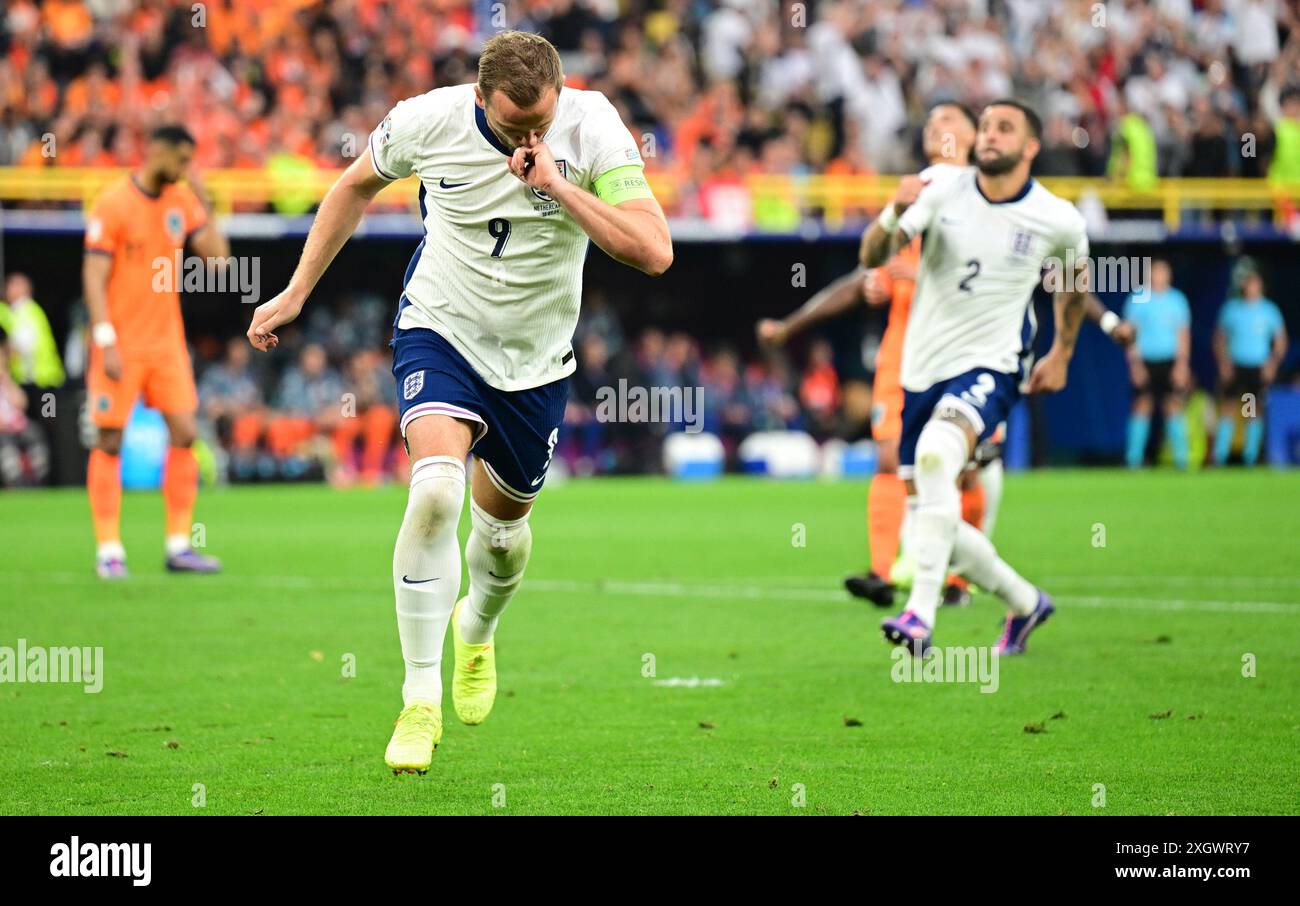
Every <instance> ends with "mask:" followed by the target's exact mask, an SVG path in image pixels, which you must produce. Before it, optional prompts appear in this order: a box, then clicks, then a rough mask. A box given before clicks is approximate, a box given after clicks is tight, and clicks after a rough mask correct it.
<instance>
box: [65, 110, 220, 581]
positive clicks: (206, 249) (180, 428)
mask: <svg viewBox="0 0 1300 906" xmlns="http://www.w3.org/2000/svg"><path fill="white" fill-rule="evenodd" d="M194 147H195V142H194V137H193V136H191V135H190V133H189V132H187V131H186V130H185V129H184V128H183V127H180V126H163V127H160V128H158V129H156V130H155V131H154V132H153V133H152V134H151V136H150V139H149V145H148V148H147V151H146V154H145V160H144V163H143V165H142V166H141V167H140V168H139V169H137V170H135V171H134V172H132V173H131V174H130V175H128V176H125V177H123V178H122V179H120V180H118V181H117V182H115V183H113V184H112V185H110V186H109V187H108V188H107V189H105V190H104V192H103V194H101V195H100V196H99V198H98V199H97V200H96V201H95V204H94V207H93V209H92V210H91V212H90V214H89V216H88V218H87V223H86V252H85V257H84V261H83V265H82V283H83V286H84V291H85V295H86V306H87V308H88V309H89V310H90V322H91V340H92V344H91V352H90V369H89V371H88V373H87V380H86V383H87V391H88V399H89V402H90V409H91V414H92V416H93V418H94V422H95V427H96V428H97V429H98V434H99V436H98V442H97V444H96V446H95V449H94V450H92V451H91V454H90V467H89V469H88V471H87V475H86V486H87V490H88V492H89V496H90V510H91V516H92V517H93V520H94V525H95V540H96V542H97V545H98V548H97V552H96V571H97V572H98V573H99V575H100V576H101V577H103V578H106V579H116V578H123V577H125V576H126V574H127V573H126V551H125V549H124V548H123V547H122V540H121V534H120V530H119V523H120V511H121V502H122V480H121V476H120V472H119V470H120V465H121V463H120V460H119V456H118V454H119V451H120V450H121V446H122V430H123V429H124V428H125V427H126V422H127V419H128V418H129V417H130V415H131V409H132V407H134V405H135V402H136V400H137V399H138V398H139V397H140V396H141V395H143V396H144V399H145V402H146V403H147V404H148V405H150V406H152V407H154V408H156V409H158V410H160V411H161V412H162V414H163V418H164V419H165V420H166V422H167V431H168V434H169V435H170V446H169V447H168V449H167V459H166V464H165V466H164V469H163V499H164V501H165V502H166V510H167V530H166V541H165V550H166V566H167V569H169V570H171V571H174V572H216V571H217V570H218V569H219V568H220V564H219V563H218V562H217V561H216V560H215V559H214V558H212V557H209V556H207V555H204V554H200V553H199V552H197V551H195V550H194V549H193V548H192V547H191V545H190V531H191V516H192V514H193V510H194V499H195V496H196V495H197V493H198V471H199V470H198V464H197V462H196V461H195V458H194V451H193V450H192V449H191V445H192V444H193V443H194V436H195V430H196V424H195V413H196V411H197V409H198V396H197V394H196V393H195V390H194V374H193V371H192V369H191V366H190V359H189V352H188V351H187V349H186V346H185V325H184V323H183V322H182V320H181V302H180V294H179V292H178V288H179V284H180V280H181V276H182V275H181V273H180V272H179V269H178V268H176V267H175V262H176V261H177V252H178V250H180V249H182V248H184V247H185V246H186V245H187V244H188V245H189V247H190V248H191V250H192V251H193V252H194V253H195V254H196V255H198V256H200V257H202V258H204V259H207V261H208V262H209V263H210V264H211V263H214V259H219V260H220V266H225V263H226V259H228V258H229V256H230V246H229V244H228V243H227V242H226V239H225V237H224V236H222V235H221V233H220V231H219V230H218V229H217V227H216V224H215V223H214V222H213V221H212V218H211V216H210V212H209V210H208V207H207V204H206V202H205V201H201V200H200V193H201V192H202V190H201V188H200V189H199V192H198V193H196V191H195V188H192V187H197V186H198V184H197V179H196V177H195V176H194V175H193V174H192V173H191V174H190V175H189V185H187V184H185V183H182V182H181V179H182V177H184V176H185V175H186V171H187V169H188V168H189V166H190V162H191V161H192V160H193V158H194Z"/></svg>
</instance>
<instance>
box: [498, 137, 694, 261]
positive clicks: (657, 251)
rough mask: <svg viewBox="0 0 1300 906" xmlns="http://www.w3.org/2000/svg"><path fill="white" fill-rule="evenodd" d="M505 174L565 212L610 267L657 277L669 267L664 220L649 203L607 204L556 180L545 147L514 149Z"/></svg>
mask: <svg viewBox="0 0 1300 906" xmlns="http://www.w3.org/2000/svg"><path fill="white" fill-rule="evenodd" d="M510 172H511V173H513V174H514V175H515V176H517V177H519V178H520V179H521V180H523V181H524V182H525V183H526V184H527V185H529V186H530V187H532V188H534V189H537V190H538V191H539V192H544V193H546V194H547V195H549V196H550V197H551V198H554V199H555V200H556V201H558V202H559V203H560V205H561V206H563V208H564V209H565V210H566V211H568V212H569V216H571V217H572V218H573V219H574V220H575V221H577V223H578V226H580V227H581V228H582V231H583V232H584V233H586V234H587V235H588V236H590V237H591V241H592V242H594V243H596V245H598V246H600V248H601V250H602V251H604V252H605V254H607V255H609V256H610V257H611V258H613V259H614V260H615V261H619V262H622V263H623V264H626V265H629V266H631V267H634V268H636V269H637V270H639V271H641V272H642V273H646V274H649V275H650V276H652V277H658V276H659V275H660V274H662V273H663V272H664V271H666V270H668V268H669V267H670V266H671V265H672V263H673V239H672V235H671V234H670V233H669V232H668V219H667V218H666V217H664V212H663V209H662V208H661V207H659V202H657V201H655V200H654V198H636V199H632V200H630V201H624V202H622V203H620V204H617V205H612V204H608V203H606V202H604V201H602V200H601V199H599V198H597V197H596V196H595V195H592V194H591V193H590V192H588V191H586V190H585V189H583V188H582V187H581V186H578V185H575V184H574V183H571V182H569V181H568V180H567V179H565V178H564V176H563V175H561V173H560V170H559V167H557V166H556V164H555V158H554V157H553V156H552V155H551V149H550V148H548V147H547V146H546V144H545V143H538V144H536V145H533V146H532V147H531V148H517V149H516V150H515V153H514V156H513V157H511V158H510Z"/></svg>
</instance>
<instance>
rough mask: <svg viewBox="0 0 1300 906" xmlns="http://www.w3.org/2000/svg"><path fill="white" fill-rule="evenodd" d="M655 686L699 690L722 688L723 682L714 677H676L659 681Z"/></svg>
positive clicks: (656, 681)
mask: <svg viewBox="0 0 1300 906" xmlns="http://www.w3.org/2000/svg"><path fill="white" fill-rule="evenodd" d="M655 685H656V686H668V687H670V688H678V689H698V688H699V687H700V686H721V685H722V680H720V679H718V678H717V677H714V676H709V677H705V678H703V679H701V678H700V677H698V676H689V677H687V676H674V677H670V678H668V679H657V680H655Z"/></svg>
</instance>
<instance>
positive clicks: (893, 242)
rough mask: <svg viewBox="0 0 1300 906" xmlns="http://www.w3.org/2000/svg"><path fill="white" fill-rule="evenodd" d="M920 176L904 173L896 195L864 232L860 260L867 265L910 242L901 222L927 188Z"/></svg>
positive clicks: (881, 261)
mask: <svg viewBox="0 0 1300 906" xmlns="http://www.w3.org/2000/svg"><path fill="white" fill-rule="evenodd" d="M925 186H926V181H925V180H923V179H922V178H921V177H920V176H904V177H903V178H902V179H900V180H899V181H898V190H897V191H896V192H895V193H894V199H893V201H892V202H890V203H889V205H887V206H886V207H885V210H884V211H882V212H881V213H880V216H879V217H877V218H876V219H875V222H873V223H872V224H871V226H870V227H868V228H867V231H866V232H865V233H863V234H862V243H861V245H859V247H858V263H859V264H860V265H862V267H864V268H870V267H879V266H880V265H882V264H884V263H885V262H886V261H888V260H889V259H890V258H892V257H894V255H896V254H898V250H899V249H901V248H902V247H903V246H905V245H907V243H908V238H907V234H906V233H904V232H903V231H902V230H901V229H900V228H899V226H898V218H899V217H901V216H903V212H904V211H906V210H907V209H908V208H910V207H911V206H912V204H913V202H915V201H916V199H917V198H918V197H919V196H920V194H921V190H922V189H923V188H925Z"/></svg>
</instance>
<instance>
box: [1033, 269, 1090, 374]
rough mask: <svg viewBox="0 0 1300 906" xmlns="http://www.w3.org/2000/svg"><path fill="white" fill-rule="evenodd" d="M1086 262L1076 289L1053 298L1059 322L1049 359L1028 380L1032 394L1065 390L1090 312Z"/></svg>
mask: <svg viewBox="0 0 1300 906" xmlns="http://www.w3.org/2000/svg"><path fill="white" fill-rule="evenodd" d="M1087 282H1088V270H1087V262H1086V261H1085V262H1082V263H1080V266H1079V269H1078V271H1077V272H1076V274H1075V278H1074V286H1075V287H1077V288H1076V289H1072V290H1063V291H1061V292H1058V293H1056V294H1055V295H1054V296H1053V297H1052V307H1053V310H1054V312H1055V318H1056V336H1055V338H1054V339H1053V340H1052V348H1051V349H1050V350H1048V352H1047V355H1045V356H1043V358H1042V359H1040V360H1039V362H1038V364H1036V365H1035V366H1034V370H1033V373H1032V374H1030V376H1029V392H1030V393H1055V392H1056V391H1058V390H1062V389H1064V388H1065V382H1066V378H1067V377H1068V375H1069V370H1070V359H1071V358H1073V357H1074V345H1075V343H1076V342H1077V341H1078V339H1079V328H1080V327H1082V326H1083V317H1084V312H1085V311H1086V310H1087V299H1088V296H1089V292H1088V287H1087Z"/></svg>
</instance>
